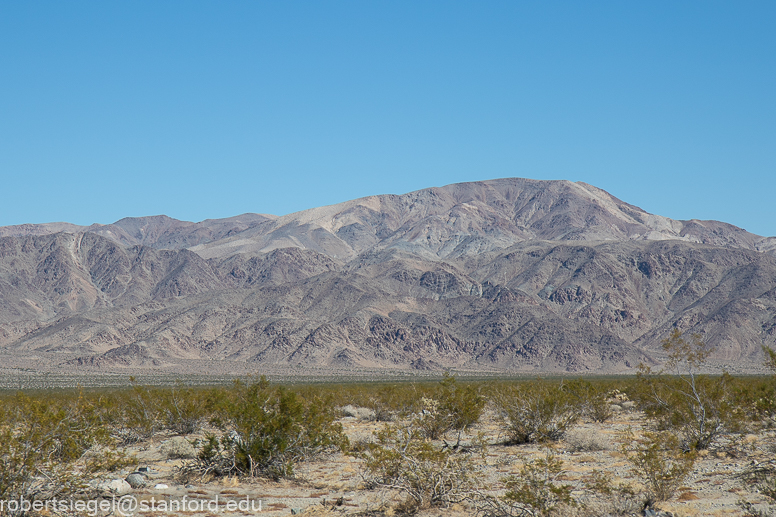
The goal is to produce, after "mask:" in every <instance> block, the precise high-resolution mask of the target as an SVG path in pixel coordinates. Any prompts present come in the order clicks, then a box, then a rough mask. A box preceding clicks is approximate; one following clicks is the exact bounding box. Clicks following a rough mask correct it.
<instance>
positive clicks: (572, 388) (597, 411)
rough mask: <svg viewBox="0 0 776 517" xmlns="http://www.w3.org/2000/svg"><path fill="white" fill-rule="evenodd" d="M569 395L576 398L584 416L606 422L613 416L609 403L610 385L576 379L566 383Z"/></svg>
mask: <svg viewBox="0 0 776 517" xmlns="http://www.w3.org/2000/svg"><path fill="white" fill-rule="evenodd" d="M564 387H565V389H566V390H567V391H568V393H569V395H570V396H571V397H573V398H574V399H576V402H577V404H578V406H579V408H580V411H581V413H582V415H583V416H585V417H587V418H589V419H590V420H592V421H593V422H606V421H607V420H609V419H610V418H611V417H612V414H613V413H612V407H611V404H610V403H609V391H610V390H609V387H608V385H607V384H604V383H602V382H596V383H593V382H591V381H589V380H587V379H575V380H573V381H570V382H567V383H566V384H565V386H564Z"/></svg>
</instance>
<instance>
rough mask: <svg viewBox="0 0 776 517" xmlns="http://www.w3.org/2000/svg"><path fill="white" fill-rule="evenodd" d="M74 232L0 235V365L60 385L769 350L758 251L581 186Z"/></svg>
mask: <svg viewBox="0 0 776 517" xmlns="http://www.w3.org/2000/svg"><path fill="white" fill-rule="evenodd" d="M74 227H75V225H70V226H68V223H50V224H48V225H40V226H35V225H22V227H19V226H17V227H2V228H0V356H2V355H3V354H11V355H13V356H14V358H17V359H18V358H22V359H23V358H24V357H29V358H30V359H29V360H30V361H31V364H33V363H34V364H48V365H63V366H66V367H67V368H72V369H74V370H76V371H91V370H94V369H97V370H109V371H113V370H125V369H128V368H129V369H132V368H135V369H164V368H182V367H183V366H181V365H187V366H185V368H194V369H196V368H197V366H196V365H197V364H200V365H203V366H202V367H203V368H205V367H207V368H208V369H212V368H213V365H214V364H222V365H232V366H229V368H231V367H233V365H235V364H238V365H244V366H245V368H248V369H250V368H253V367H254V366H255V367H261V368H269V369H272V368H289V367H301V368H304V367H312V366H323V367H328V368H332V369H348V368H350V369H358V368H362V369H363V368H366V369H369V368H377V369H380V368H389V369H399V370H401V369H406V370H413V369H415V370H426V369H447V368H466V369H470V370H483V371H484V370H487V371H515V372H518V371H519V372H583V373H584V372H588V373H615V372H628V371H632V370H633V369H634V368H635V367H636V365H638V364H639V363H640V362H646V363H649V364H657V363H659V361H660V357H661V349H660V341H661V340H662V339H663V338H664V337H665V336H666V335H667V334H668V332H670V330H671V329H673V328H679V329H680V330H682V331H686V332H701V333H702V334H703V335H704V336H705V338H706V339H707V340H708V341H709V342H710V343H711V344H713V345H715V346H716V347H717V352H716V353H715V355H714V357H713V359H714V361H715V364H716V365H717V366H718V367H720V368H723V367H724V368H728V369H737V368H738V369H742V370H744V371H747V370H751V368H752V367H753V366H756V365H757V364H758V361H761V357H760V356H761V354H762V352H761V346H762V345H765V346H773V345H776V256H774V251H773V250H774V244H773V242H774V238H772V237H761V236H757V235H754V234H751V233H748V232H746V231H744V230H742V229H740V228H737V227H735V226H733V225H728V224H727V223H721V222H717V221H697V220H689V221H675V220H672V219H669V218H665V217H662V216H658V215H654V214H649V213H647V212H645V211H643V210H641V209H640V208H638V207H635V206H633V205H630V204H628V203H625V202H624V201H621V200H619V199H617V198H616V197H614V196H611V195H610V194H608V193H606V192H605V191H603V190H601V189H598V188H596V187H593V186H591V185H588V184H586V183H579V182H578V183H573V182H569V181H565V180H557V181H541V180H526V179H520V178H507V179H501V180H490V181H485V182H471V183H464V184H453V185H447V186H445V187H434V188H431V189H423V190H420V191H415V192H411V193H408V194H404V195H383V196H369V197H365V198H360V199H356V200H351V201H347V202H345V203H339V204H336V205H329V206H326V207H318V208H313V209H310V210H305V211H302V212H297V213H294V214H288V215H286V216H281V217H275V216H268V215H260V214H243V215H241V216H235V217H233V218H227V219H208V220H205V221H202V222H200V223H189V222H186V221H177V220H175V219H172V218H168V217H166V216H151V217H146V218H125V219H121V220H119V221H117V222H116V223H113V224H111V225H104V226H95V225H93V226H89V227H76V230H77V231H75V232H71V233H67V232H62V231H54V230H62V229H63V228H64V229H66V230H72V229H73V228H74ZM14 232H16V234H15V233H14ZM47 232H48V233H47ZM9 356H10V355H9ZM33 357H34V358H37V359H35V360H34V361H33V359H32V358H33ZM22 359H19V360H22ZM15 361H16V359H15ZM35 361H37V362H35ZM14 364H16V363H14ZM204 365H207V366H204ZM224 368H227V366H224Z"/></svg>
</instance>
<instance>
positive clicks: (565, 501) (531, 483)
mask: <svg viewBox="0 0 776 517" xmlns="http://www.w3.org/2000/svg"><path fill="white" fill-rule="evenodd" d="M562 474H563V461H561V460H560V459H558V458H557V457H556V456H555V454H554V453H553V452H552V450H551V449H547V450H546V452H545V455H544V457H541V458H538V459H536V460H534V461H532V462H529V463H526V464H525V465H524V466H523V467H522V468H521V469H520V475H519V476H508V477H506V478H504V479H503V482H504V486H505V487H506V489H507V491H506V493H505V494H504V495H503V496H502V497H500V498H494V497H486V498H484V499H482V500H481V501H480V502H479V503H478V506H479V510H480V513H482V514H484V515H485V516H487V517H534V516H536V517H538V516H542V517H550V516H561V515H569V513H570V509H571V508H573V507H574V506H576V502H575V501H574V500H573V499H572V497H571V491H572V487H571V486H570V485H562V484H558V483H557V481H558V478H559V477H560V476H561V475H562Z"/></svg>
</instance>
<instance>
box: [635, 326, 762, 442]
mask: <svg viewBox="0 0 776 517" xmlns="http://www.w3.org/2000/svg"><path fill="white" fill-rule="evenodd" d="M663 349H664V350H665V351H666V352H667V353H668V362H667V363H666V370H668V371H673V373H674V375H666V374H665V371H662V372H659V373H657V374H655V373H653V372H652V371H651V370H650V369H649V368H642V371H641V372H639V379H640V381H641V389H640V390H638V391H636V392H635V396H636V398H637V400H638V403H639V405H640V407H641V409H642V410H643V411H644V412H645V414H646V415H647V417H648V418H650V419H652V420H653V421H654V422H655V424H656V425H657V428H658V429H659V430H671V431H673V432H676V433H678V435H679V437H680V440H681V445H682V447H683V448H684V449H685V450H701V449H707V448H708V447H709V446H710V445H711V444H712V442H714V440H715V439H716V438H717V437H719V436H720V435H721V434H724V433H728V432H735V431H738V430H739V429H741V427H742V425H743V424H744V423H745V421H746V416H747V415H746V412H745V410H744V408H741V407H739V406H738V404H737V403H736V400H735V397H734V395H733V390H732V385H733V379H732V377H731V376H730V375H727V374H724V375H721V376H716V377H712V376H708V375H699V374H698V373H697V372H698V370H699V369H700V368H701V367H702V366H703V365H704V364H705V362H706V359H707V358H708V356H709V355H710V354H711V352H712V351H713V349H712V348H711V347H710V346H708V345H707V344H705V343H704V342H703V341H702V340H701V339H700V336H699V335H697V334H695V335H693V336H692V337H691V339H690V340H687V339H685V338H684V337H683V336H682V333H681V332H680V331H679V330H677V329H674V330H673V332H672V333H671V335H670V336H669V338H668V339H666V340H664V341H663Z"/></svg>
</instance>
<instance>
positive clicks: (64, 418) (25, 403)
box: [0, 393, 111, 515]
mask: <svg viewBox="0 0 776 517" xmlns="http://www.w3.org/2000/svg"><path fill="white" fill-rule="evenodd" d="M110 443H111V439H110V435H109V433H108V432H107V431H106V430H105V429H104V428H103V427H102V426H101V425H100V415H99V411H97V406H96V404H94V402H93V401H92V400H90V399H88V398H86V397H84V396H83V395H82V394H80V393H79V395H78V396H77V397H71V398H69V399H67V398H63V397H52V398H51V400H43V399H41V398H35V397H30V396H28V395H25V394H22V393H19V394H17V395H16V396H14V397H9V398H6V399H5V400H4V401H3V404H2V408H1V409H0V459H2V467H0V500H2V501H10V500H16V501H18V500H20V499H22V498H24V499H26V500H29V501H34V500H42V499H50V498H52V497H58V496H62V495H67V494H71V493H73V492H74V491H76V490H78V489H80V488H82V487H83V486H84V484H85V476H86V474H87V473H88V471H89V470H90V468H89V463H91V464H92V465H94V464H95V463H99V462H101V461H103V460H104V461H110V460H111V458H110V457H103V456H102V455H101V453H100V449H101V448H102V447H105V446H108V445H110ZM90 449H94V450H92V451H91V458H90V460H89V461H87V460H86V459H85V458H84V457H85V455H86V453H87V452H88V451H90ZM6 512H7V514H8V515H10V514H12V513H13V512H8V511H7V510H6Z"/></svg>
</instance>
